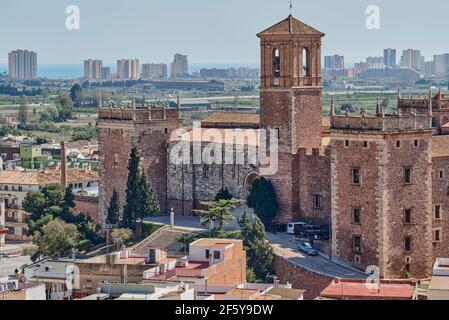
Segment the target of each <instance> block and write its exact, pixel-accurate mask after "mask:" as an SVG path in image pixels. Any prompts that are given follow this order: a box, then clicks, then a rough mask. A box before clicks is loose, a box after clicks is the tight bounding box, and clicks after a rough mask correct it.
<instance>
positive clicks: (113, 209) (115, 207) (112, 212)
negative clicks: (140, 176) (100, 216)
mask: <svg viewBox="0 0 449 320" xmlns="http://www.w3.org/2000/svg"><path fill="white" fill-rule="evenodd" d="M119 219H120V198H119V196H118V192H117V190H116V189H115V188H114V191H113V192H112V197H111V202H110V203H109V208H108V218H107V220H108V223H109V224H111V225H113V226H116V225H117V223H118V221H119Z"/></svg>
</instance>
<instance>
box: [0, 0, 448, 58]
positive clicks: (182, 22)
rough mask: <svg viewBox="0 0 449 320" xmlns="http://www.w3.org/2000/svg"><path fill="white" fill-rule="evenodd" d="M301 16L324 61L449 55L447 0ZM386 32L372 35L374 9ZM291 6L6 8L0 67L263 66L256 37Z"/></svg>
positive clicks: (272, 0)
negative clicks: (96, 63)
mask: <svg viewBox="0 0 449 320" xmlns="http://www.w3.org/2000/svg"><path fill="white" fill-rule="evenodd" d="M293 3H294V9H293V14H294V15H295V16H296V17H298V18H299V19H300V20H302V21H304V22H306V23H308V24H310V25H312V26H314V27H316V28H318V29H319V30H320V31H322V32H325V33H326V37H325V39H324V44H323V47H324V48H323V49H324V50H323V54H335V53H339V54H344V55H345V57H346V61H348V62H356V61H359V60H361V59H364V58H365V57H366V56H368V55H382V49H383V48H386V47H394V48H398V49H399V50H402V49H406V48H417V49H421V50H422V52H423V54H424V55H425V56H426V58H427V59H430V58H431V57H432V55H433V54H434V53H443V52H449V41H447V30H448V27H449V21H448V19H447V17H446V15H447V13H448V12H449V1H447V0H426V1H418V0H314V1H310V0H293ZM70 4H75V5H78V6H79V7H80V10H81V29H80V30H79V31H69V30H67V29H66V28H65V19H66V14H65V8H66V6H67V5H70ZM371 4H375V5H378V6H379V8H380V14H381V20H380V22H381V25H380V30H368V29H366V27H365V20H366V17H367V15H366V13H365V9H366V7H367V6H368V5H371ZM288 7H289V5H288V0H94V1H92V0H39V1H36V0H0V63H4V62H6V61H7V53H8V52H9V51H10V50H13V49H18V48H23V49H30V50H35V51H37V52H38V59H39V62H40V63H80V62H82V61H83V60H84V59H86V58H100V59H103V60H104V61H105V62H114V61H115V60H116V59H117V58H122V57H136V58H139V59H140V60H141V61H142V62H159V61H161V62H168V61H170V60H171V59H172V58H173V55H174V54H175V53H176V52H180V53H185V54H188V55H189V60H190V61H191V62H196V63H232V62H234V63H237V62H240V63H248V62H258V61H259V46H258V39H257V38H256V33H257V32H259V31H262V30H263V29H265V28H267V27H269V26H271V25H273V24H274V23H276V22H278V21H280V20H281V19H283V18H285V17H286V16H287V15H288V13H289V8H288Z"/></svg>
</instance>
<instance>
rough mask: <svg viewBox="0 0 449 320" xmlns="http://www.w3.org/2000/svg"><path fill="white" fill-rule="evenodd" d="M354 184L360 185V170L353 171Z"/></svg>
mask: <svg viewBox="0 0 449 320" xmlns="http://www.w3.org/2000/svg"><path fill="white" fill-rule="evenodd" d="M351 176H352V184H355V185H360V168H352V169H351Z"/></svg>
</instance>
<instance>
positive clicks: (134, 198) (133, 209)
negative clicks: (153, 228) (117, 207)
mask: <svg viewBox="0 0 449 320" xmlns="http://www.w3.org/2000/svg"><path fill="white" fill-rule="evenodd" d="M139 164H140V155H139V151H138V150H137V147H136V146H133V147H132V148H131V153H130V156H129V162H128V181H127V183H126V205H125V208H124V210H123V220H122V226H123V227H124V228H129V229H132V228H133V227H134V222H135V218H136V217H138V215H139V200H140V196H139V191H140V190H139V189H140V188H139V180H140V168H139Z"/></svg>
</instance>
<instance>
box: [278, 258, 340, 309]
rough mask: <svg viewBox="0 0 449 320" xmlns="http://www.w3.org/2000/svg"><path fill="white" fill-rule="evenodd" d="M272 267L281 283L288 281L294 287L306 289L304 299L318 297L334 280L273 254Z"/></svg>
mask: <svg viewBox="0 0 449 320" xmlns="http://www.w3.org/2000/svg"><path fill="white" fill-rule="evenodd" d="M273 268H274V271H275V272H276V274H277V276H278V278H279V280H280V282H281V283H286V282H289V283H291V284H292V287H293V288H294V289H302V290H306V292H305V293H304V299H306V300H312V299H315V298H316V297H318V296H319V295H320V293H321V291H323V290H324V289H325V288H326V287H327V286H329V285H330V284H331V282H332V281H333V280H334V278H332V277H328V276H325V275H321V274H318V273H314V272H311V271H309V270H307V269H304V268H302V267H300V266H298V265H296V264H294V263H292V262H290V261H288V259H285V258H283V257H280V256H277V255H275V258H274V261H273Z"/></svg>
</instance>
